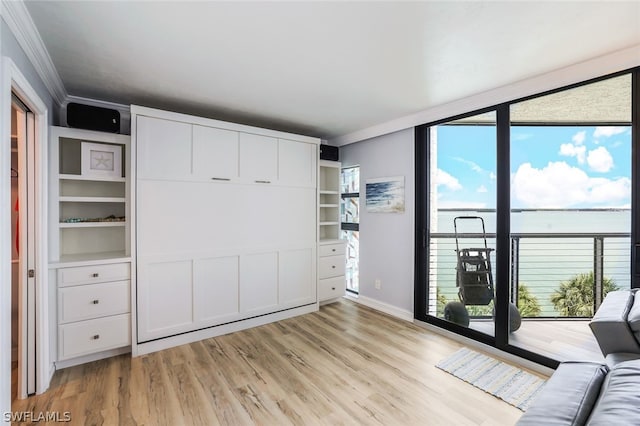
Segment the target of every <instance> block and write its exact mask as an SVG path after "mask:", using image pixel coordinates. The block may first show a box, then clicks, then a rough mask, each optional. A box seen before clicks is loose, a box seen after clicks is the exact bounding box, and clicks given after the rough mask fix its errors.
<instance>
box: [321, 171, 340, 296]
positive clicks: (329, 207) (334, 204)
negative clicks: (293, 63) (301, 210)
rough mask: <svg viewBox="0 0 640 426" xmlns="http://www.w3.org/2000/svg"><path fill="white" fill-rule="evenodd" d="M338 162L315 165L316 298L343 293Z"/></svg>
mask: <svg viewBox="0 0 640 426" xmlns="http://www.w3.org/2000/svg"><path fill="white" fill-rule="evenodd" d="M340 166H341V164H340V163H339V162H337V161H328V160H320V162H319V168H318V302H320V303H327V302H331V301H335V300H337V298H339V297H342V296H344V294H345V291H346V279H345V249H346V242H345V241H344V240H341V239H340Z"/></svg>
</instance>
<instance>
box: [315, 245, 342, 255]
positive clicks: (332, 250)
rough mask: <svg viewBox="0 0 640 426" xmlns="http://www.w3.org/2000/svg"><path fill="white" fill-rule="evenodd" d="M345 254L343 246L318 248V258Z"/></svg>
mask: <svg viewBox="0 0 640 426" xmlns="http://www.w3.org/2000/svg"><path fill="white" fill-rule="evenodd" d="M344 253H345V244H344V243H339V244H321V245H319V246H318V256H320V257H323V256H335V255H338V254H344Z"/></svg>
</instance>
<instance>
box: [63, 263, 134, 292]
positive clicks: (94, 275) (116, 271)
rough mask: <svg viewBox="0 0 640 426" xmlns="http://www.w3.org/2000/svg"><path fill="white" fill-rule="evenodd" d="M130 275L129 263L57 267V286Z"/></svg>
mask: <svg viewBox="0 0 640 426" xmlns="http://www.w3.org/2000/svg"><path fill="white" fill-rule="evenodd" d="M130 277H131V272H130V264H129V263H114V264H111V265H93V266H79V267H76V268H60V269H58V287H66V286H72V285H79V284H93V283H102V282H108V281H123V280H128V279H129V278H130Z"/></svg>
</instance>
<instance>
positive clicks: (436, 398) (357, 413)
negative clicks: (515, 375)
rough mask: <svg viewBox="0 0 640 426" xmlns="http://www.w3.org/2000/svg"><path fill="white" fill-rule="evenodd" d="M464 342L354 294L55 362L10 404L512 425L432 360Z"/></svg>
mask: <svg viewBox="0 0 640 426" xmlns="http://www.w3.org/2000/svg"><path fill="white" fill-rule="evenodd" d="M460 347H461V345H460V344H459V343H457V342H454V341H452V340H449V339H447V338H446V337H443V336H440V335H438V334H435V333H432V332H430V331H428V330H425V329H423V328H420V327H418V326H415V325H413V324H410V323H407V322H405V321H401V320H398V319H395V318H392V317H390V316H387V315H385V314H381V313H378V312H376V311H374V310H371V309H369V308H366V307H363V306H360V305H357V304H355V303H353V302H350V301H346V300H343V301H340V302H337V303H333V304H330V305H326V306H324V307H322V308H321V309H320V311H319V312H317V313H312V314H307V315H304V316H300V317H296V318H292V319H288V320H284V321H280V322H277V323H273V324H269V325H265V326H261V327H256V328H253V329H250V330H245V331H241V332H237V333H233V334H229V335H226V336H220V337H217V338H212V339H208V340H204V341H201V342H197V343H192V344H189V345H184V346H180V347H176V348H173V349H168V350H164V351H161V352H156V353H153V354H149V355H145V356H141V357H137V358H133V359H132V358H131V357H130V356H129V355H122V356H118V357H114V358H111V359H107V360H102V361H97V362H93V363H90V364H86V365H82V366H77V367H71V368H67V369H64V370H60V371H58V372H56V374H55V376H54V378H53V382H52V384H51V388H50V390H49V391H48V392H46V393H45V394H42V395H39V396H35V397H31V398H29V399H26V400H23V401H15V402H14V405H13V410H14V411H31V412H34V413H39V412H45V411H49V412H52V411H59V412H64V411H68V412H70V413H71V418H72V424H87V425H99V424H109V425H136V424H138V425H142V424H144V425H216V424H222V425H253V424H258V425H287V424H295V425H340V424H344V425H352V424H363V425H365V424H366V425H376V424H377V425H403V426H411V425H512V424H514V423H515V422H516V421H517V420H518V418H520V415H521V412H520V411H519V410H518V409H516V408H514V407H512V406H510V405H508V404H507V403H505V402H503V401H501V400H499V399H497V398H495V397H493V396H491V395H489V394H487V393H485V392H483V391H481V390H478V389H476V388H474V387H473V386H471V385H469V384H466V383H464V382H462V381H461V380H459V379H456V378H455V377H453V376H451V375H449V374H447V373H445V372H443V371H441V370H439V369H437V368H435V364H436V363H437V362H438V361H440V360H441V359H443V358H445V357H446V356H448V355H450V354H451V353H453V352H455V351H456V350H457V349H458V348H460Z"/></svg>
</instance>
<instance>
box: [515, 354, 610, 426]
mask: <svg viewBox="0 0 640 426" xmlns="http://www.w3.org/2000/svg"><path fill="white" fill-rule="evenodd" d="M607 371H608V368H607V366H606V365H603V364H599V363H596V362H563V363H562V364H560V366H559V367H558V369H557V370H556V371H555V373H553V375H552V376H551V378H550V379H549V380H548V381H547V383H545V385H544V387H543V388H542V390H541V391H540V393H539V394H538V396H537V397H536V399H535V400H534V401H533V403H532V405H531V406H530V407H529V409H527V411H526V412H525V413H524V414H523V415H522V417H521V418H520V420H519V421H518V423H517V425H519V426H540V425H545V426H577V425H583V424H584V423H585V422H586V420H587V419H588V418H589V414H590V413H591V410H592V409H593V406H594V405H595V403H596V400H597V399H598V394H599V393H600V387H601V386H602V383H603V382H604V378H605V376H606V374H607Z"/></svg>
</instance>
